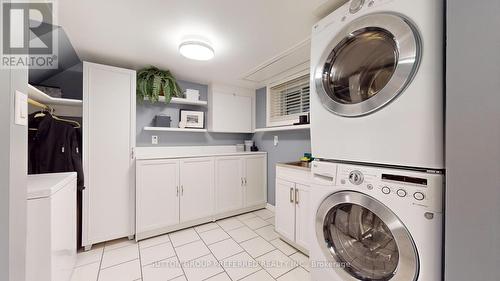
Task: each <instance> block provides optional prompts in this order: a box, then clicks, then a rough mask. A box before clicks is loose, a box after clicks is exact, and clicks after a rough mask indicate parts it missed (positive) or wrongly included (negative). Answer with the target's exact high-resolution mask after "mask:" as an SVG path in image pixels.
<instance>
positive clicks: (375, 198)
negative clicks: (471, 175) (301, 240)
mask: <svg viewBox="0 0 500 281" xmlns="http://www.w3.org/2000/svg"><path fill="white" fill-rule="evenodd" d="M312 172H313V174H314V177H315V178H318V179H320V180H322V181H325V179H329V180H330V181H332V182H335V185H330V186H328V185H316V186H314V187H313V189H312V191H311V200H312V201H311V204H312V205H311V206H312V208H311V214H310V217H311V218H315V219H314V220H313V219H311V225H310V229H311V237H312V239H311V245H310V260H311V276H312V280H313V281H360V280H364V281H366V280H391V281H417V280H418V281H441V280H442V270H441V265H442V240H443V238H442V237H443V222H444V221H443V191H444V176H443V175H442V174H433V173H426V172H416V171H408V170H399V169H388V168H377V167H370V166H359V165H348V164H335V163H329V162H314V163H313V166H312Z"/></svg>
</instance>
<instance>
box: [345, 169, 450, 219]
mask: <svg viewBox="0 0 500 281" xmlns="http://www.w3.org/2000/svg"><path fill="white" fill-rule="evenodd" d="M337 186H345V187H346V188H351V189H353V190H359V191H360V192H364V193H366V194H368V195H372V196H375V197H377V198H391V200H404V202H407V203H409V204H411V205H412V206H415V207H423V208H425V209H427V210H428V211H431V212H437V213H440V212H442V210H443V202H442V201H443V192H444V189H443V186H444V175H442V174H433V173H425V172H415V171H408V170H399V169H390V168H373V167H364V166H357V165H344V164H339V165H338V173H337Z"/></svg>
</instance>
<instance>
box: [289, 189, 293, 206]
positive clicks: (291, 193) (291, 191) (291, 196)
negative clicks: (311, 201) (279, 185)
mask: <svg viewBox="0 0 500 281" xmlns="http://www.w3.org/2000/svg"><path fill="white" fill-rule="evenodd" d="M290 203H292V204H293V188H292V187H291V188H290Z"/></svg>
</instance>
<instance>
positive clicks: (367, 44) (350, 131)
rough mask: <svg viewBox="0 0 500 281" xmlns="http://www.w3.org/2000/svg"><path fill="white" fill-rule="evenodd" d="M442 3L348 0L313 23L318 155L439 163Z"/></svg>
mask: <svg viewBox="0 0 500 281" xmlns="http://www.w3.org/2000/svg"><path fill="white" fill-rule="evenodd" d="M443 26H444V1H442V0H418V1H415V0H351V1H350V2H349V3H347V4H345V5H344V6H342V7H341V8H339V9H338V10H336V11H335V12H333V13H332V14H330V15H329V16H327V17H326V18H324V19H323V20H321V21H320V22H319V23H318V24H316V25H315V26H314V28H313V33H312V50H311V52H312V53H311V88H312V92H311V138H312V151H313V153H314V155H315V156H316V157H318V158H324V159H331V160H343V161H354V162H362V163H377V164H386V165H395V166H404V167H420V168H431V169H443V168H444V149H443V146H444V82H443V81H444V74H443V68H444V67H443V63H444V51H443V50H444V36H443Z"/></svg>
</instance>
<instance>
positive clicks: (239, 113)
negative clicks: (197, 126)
mask: <svg viewBox="0 0 500 281" xmlns="http://www.w3.org/2000/svg"><path fill="white" fill-rule="evenodd" d="M254 112H255V91H253V90H250V89H243V88H236V87H232V86H226V85H220V84H214V85H211V86H210V88H209V96H208V130H209V131H211V132H221V133H252V131H253V129H254V124H253V120H254Z"/></svg>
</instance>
